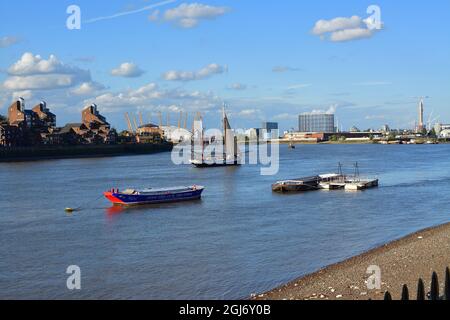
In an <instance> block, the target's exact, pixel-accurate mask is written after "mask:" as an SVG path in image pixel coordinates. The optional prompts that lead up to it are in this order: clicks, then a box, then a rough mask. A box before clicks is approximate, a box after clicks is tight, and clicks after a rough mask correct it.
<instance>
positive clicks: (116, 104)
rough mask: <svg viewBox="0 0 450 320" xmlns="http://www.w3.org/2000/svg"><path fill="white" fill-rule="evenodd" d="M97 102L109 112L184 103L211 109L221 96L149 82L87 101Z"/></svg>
mask: <svg viewBox="0 0 450 320" xmlns="http://www.w3.org/2000/svg"><path fill="white" fill-rule="evenodd" d="M92 102H95V103H96V104H98V105H99V106H100V105H101V106H102V108H103V109H105V110H106V111H107V112H116V111H122V110H126V109H129V108H140V109H157V110H173V106H179V105H183V106H185V109H186V110H190V111H198V110H210V109H213V108H217V105H220V102H221V100H220V98H219V97H217V96H215V95H214V94H213V93H212V92H206V93H204V92H200V91H193V92H187V91H184V90H178V89H172V90H168V89H161V88H160V87H159V86H158V85H157V84H156V83H149V84H147V85H144V86H142V87H139V88H137V89H130V90H127V91H124V92H107V93H104V94H101V95H99V96H97V97H96V98H94V99H92V101H91V100H89V101H87V100H86V101H85V104H86V103H92ZM171 107H172V109H170V108H171Z"/></svg>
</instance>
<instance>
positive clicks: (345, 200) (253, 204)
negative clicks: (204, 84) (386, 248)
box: [0, 145, 450, 299]
mask: <svg viewBox="0 0 450 320" xmlns="http://www.w3.org/2000/svg"><path fill="white" fill-rule="evenodd" d="M281 149H282V150H281V168H280V172H279V174H278V175H277V176H275V177H262V176H260V175H259V168H258V167H252V166H250V167H247V166H244V167H241V168H216V169H206V170H205V169H203V170H201V169H195V168H192V167H190V166H180V167H178V166H174V165H172V164H171V163H170V154H159V155H150V156H137V157H119V158H104V159H77V160H56V161H42V162H32V163H12V164H0V194H1V197H0V208H1V209H0V212H1V213H0V240H1V248H0V252H1V254H0V257H1V260H0V287H1V292H0V298H82V299H84V298H103V299H116V298H120V299H127V298H128V299H183V298H184V299H191V298H193V299H206V298H211V299H234V298H245V297H248V296H249V295H250V294H251V293H254V292H261V291H265V290H268V289H271V288H273V287H274V286H277V285H280V284H282V283H284V282H287V281H289V280H293V279H295V278H296V277H299V276H301V275H304V274H307V273H310V272H313V271H315V270H317V269H319V268H321V267H323V266H326V265H328V264H331V263H335V262H338V261H341V260H343V259H345V258H348V257H350V256H353V255H355V254H358V253H361V252H363V251H366V250H368V249H370V248H373V247H375V246H377V245H380V244H382V243H385V242H387V241H390V240H393V239H396V238H399V237H401V236H404V235H406V234H408V233H411V232H413V231H416V230H417V229H421V228H425V227H430V226H433V225H436V224H440V223H444V222H447V221H448V220H449V210H450V200H449V194H450V157H449V155H450V152H449V146H448V145H436V146H435V145H432V146H428V145H424V146H381V145H306V146H297V149H295V150H288V149H287V148H286V146H282V147H281ZM339 161H341V162H344V163H347V164H351V163H353V162H355V161H358V162H359V164H360V166H361V171H362V173H363V174H369V175H377V176H378V177H379V178H380V180H381V185H380V187H379V188H378V189H373V190H367V191H365V192H360V193H346V192H344V191H334V192H326V191H324V192H312V193H304V194H296V195H278V194H273V193H272V192H271V189H270V186H271V183H273V182H274V181H276V180H280V179H285V178H294V177H300V176H305V175H311V174H316V173H323V172H330V171H335V170H336V167H337V162H339ZM190 184H198V185H205V186H206V187H207V189H206V191H205V194H204V197H203V200H202V201H197V202H192V203H180V204H167V205H159V206H150V207H142V208H135V209H127V210H121V209H117V208H111V207H110V205H109V204H108V202H107V201H106V200H100V201H97V202H95V203H91V204H89V205H88V208H87V209H85V210H82V211H80V212H76V213H74V214H73V215H66V214H65V213H64V208H65V207H67V206H72V207H76V206H77V205H79V204H82V203H85V202H87V201H89V200H92V199H95V198H97V197H98V195H99V194H100V193H101V192H102V191H104V190H106V189H110V188H111V187H120V188H122V189H123V188H125V187H138V188H139V187H147V186H172V185H190ZM69 265H79V266H80V267H81V270H82V290H81V291H78V292H69V291H68V290H67V289H66V277H67V275H66V274H65V270H66V268H67V266H69Z"/></svg>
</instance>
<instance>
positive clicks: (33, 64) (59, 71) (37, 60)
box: [3, 52, 91, 91]
mask: <svg viewBox="0 0 450 320" xmlns="http://www.w3.org/2000/svg"><path fill="white" fill-rule="evenodd" d="M8 74H9V77H8V78H7V79H6V80H5V81H4V83H3V87H4V88H5V89H7V90H12V91H14V90H49V89H57V88H67V87H72V86H75V85H77V84H79V83H82V82H88V81H90V80H91V75H90V72H89V71H87V70H82V69H79V68H77V67H72V66H69V65H66V64H64V63H62V62H61V61H59V60H58V58H57V57H56V56H54V55H50V57H49V58H48V59H47V60H46V59H43V58H42V57H41V56H39V55H36V56H34V55H33V54H32V53H29V52H27V53H24V54H23V55H22V57H21V58H20V59H19V60H18V61H17V62H16V63H14V64H13V65H12V66H10V67H9V68H8Z"/></svg>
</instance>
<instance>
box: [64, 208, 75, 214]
mask: <svg viewBox="0 0 450 320" xmlns="http://www.w3.org/2000/svg"><path fill="white" fill-rule="evenodd" d="M65 211H66V212H69V213H71V212H74V211H75V210H73V209H72V208H66V209H65Z"/></svg>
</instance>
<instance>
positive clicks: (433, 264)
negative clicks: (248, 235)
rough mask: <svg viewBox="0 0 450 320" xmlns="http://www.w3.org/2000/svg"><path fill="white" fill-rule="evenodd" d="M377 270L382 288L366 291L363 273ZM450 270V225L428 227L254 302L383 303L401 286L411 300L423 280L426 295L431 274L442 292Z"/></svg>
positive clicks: (397, 292) (399, 291)
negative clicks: (420, 280) (343, 301)
mask: <svg viewBox="0 0 450 320" xmlns="http://www.w3.org/2000/svg"><path fill="white" fill-rule="evenodd" d="M372 265H377V266H379V267H380V268H381V281H382V285H381V289H378V290H377V289H375V290H369V289H367V284H366V280H367V279H368V277H369V276H370V275H369V274H367V268H368V267H369V266H372ZM446 267H450V223H445V224H442V225H439V226H435V227H430V228H427V229H423V230H420V231H417V232H414V233H412V234H410V235H407V236H405V237H403V238H400V239H398V240H394V241H392V242H389V243H387V244H385V245H382V246H380V247H377V248H374V249H371V250H369V251H367V252H365V253H362V254H360V255H357V256H354V257H352V258H349V259H346V260H344V261H342V262H338V263H335V264H332V265H329V266H327V267H325V268H323V269H320V270H318V271H316V272H314V273H311V274H308V275H305V276H303V277H300V278H298V279H297V280H294V281H291V282H289V283H287V284H285V285H282V286H279V287H277V288H275V289H273V290H270V291H268V292H266V293H263V294H259V295H257V296H255V297H253V298H252V299H255V300H369V299H372V300H383V298H384V293H385V292H386V291H389V292H390V293H391V295H392V297H393V299H394V300H399V299H400V297H401V291H402V287H403V285H404V284H406V285H408V288H409V292H410V297H411V299H412V300H414V299H415V297H416V291H417V282H418V280H419V278H422V279H423V280H424V283H425V292H428V291H429V290H430V280H431V274H432V272H433V271H435V272H436V273H437V274H438V277H439V280H440V281H439V285H440V287H441V292H442V289H443V286H444V279H445V276H444V273H445V268H446Z"/></svg>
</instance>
